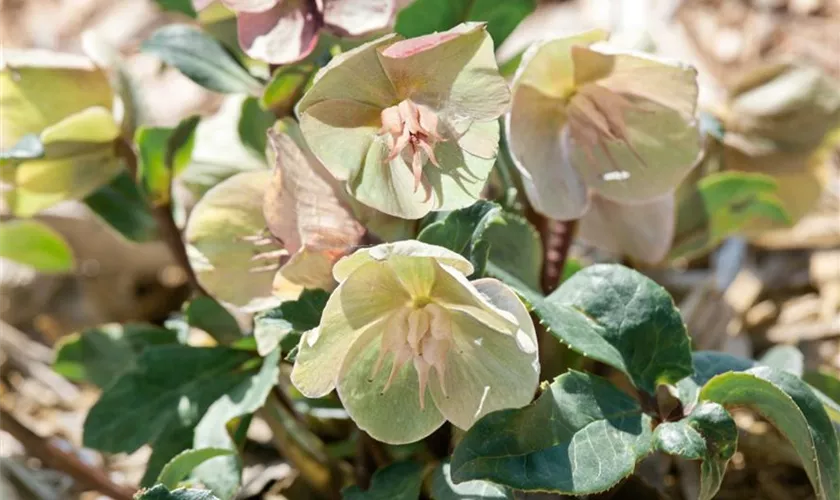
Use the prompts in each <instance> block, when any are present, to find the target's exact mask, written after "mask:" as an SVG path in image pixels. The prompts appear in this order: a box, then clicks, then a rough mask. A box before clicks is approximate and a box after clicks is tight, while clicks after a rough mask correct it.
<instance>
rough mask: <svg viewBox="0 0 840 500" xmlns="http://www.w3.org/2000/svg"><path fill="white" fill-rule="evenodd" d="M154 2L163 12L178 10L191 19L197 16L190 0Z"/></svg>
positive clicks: (159, 0)
mask: <svg viewBox="0 0 840 500" xmlns="http://www.w3.org/2000/svg"><path fill="white" fill-rule="evenodd" d="M155 3H157V4H158V6H160V8H161V9H163V10H164V11H165V12H180V13H181V14H184V15H186V16H189V17H191V18H193V19H195V18H197V17H198V14H197V13H196V11H195V8H194V7H193V2H192V0H155Z"/></svg>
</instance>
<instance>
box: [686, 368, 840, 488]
mask: <svg viewBox="0 0 840 500" xmlns="http://www.w3.org/2000/svg"><path fill="white" fill-rule="evenodd" d="M700 399H701V400H709V401H714V402H716V403H719V404H722V405H724V406H727V405H733V406H748V407H750V408H752V409H753V410H755V411H757V412H758V413H759V414H761V415H762V416H763V417H764V418H766V419H767V420H769V421H770V422H771V423H772V424H773V425H774V426H775V427H776V428H777V429H779V431H781V432H782V434H784V435H785V437H787V438H788V439H789V440H790V442H791V444H792V445H793V448H794V449H795V450H796V452H797V454H798V455H799V457H800V459H801V460H802V465H803V467H804V468H805V471H806V472H807V473H808V478H809V479H810V480H811V485H812V486H813V487H814V491H815V492H816V494H817V498H819V499H821V500H830V499H835V498H838V497H840V442H838V439H837V435H836V433H835V430H834V426H833V425H832V423H831V420H830V419H829V417H828V414H827V413H826V411H825V409H824V408H823V405H822V403H821V402H820V400H819V399H818V398H817V396H815V395H814V393H813V392H812V391H811V389H810V388H808V385H807V384H806V383H805V382H802V381H801V380H799V379H798V378H797V377H795V376H794V375H791V374H789V373H786V372H779V371H776V370H773V369H772V368H769V367H763V366H762V367H756V368H751V369H749V370H747V371H745V372H738V373H724V374H722V375H718V376H716V377H714V378H712V379H711V380H710V381H709V382H708V383H707V384H706V385H705V386H703V388H702V390H701V391H700Z"/></svg>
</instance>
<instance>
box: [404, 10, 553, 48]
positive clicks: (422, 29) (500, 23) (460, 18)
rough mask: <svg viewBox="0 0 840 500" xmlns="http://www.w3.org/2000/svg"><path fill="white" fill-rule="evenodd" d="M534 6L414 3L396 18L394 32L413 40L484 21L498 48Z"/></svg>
mask: <svg viewBox="0 0 840 500" xmlns="http://www.w3.org/2000/svg"><path fill="white" fill-rule="evenodd" d="M536 6H537V2H536V0H505V1H499V0H416V1H415V2H414V3H412V4H411V5H409V6H408V7H406V8H405V9H403V10H402V11H401V12H400V14H399V15H398V16H397V24H396V27H395V28H394V31H396V32H397V33H400V34H401V35H403V36H406V37H415V36H420V35H425V34H428V33H433V32H435V31H446V30H448V29H449V28H452V27H454V26H456V25H458V24H460V23H462V22H464V21H485V22H487V31H488V32H489V33H490V35H491V36H492V37H493V41H494V42H495V43H496V47H498V46H500V45H501V44H502V42H503V41H504V40H505V38H507V37H508V35H510V34H511V32H513V29H514V28H516V26H517V25H518V24H519V23H520V22H521V21H522V20H523V19H524V18H525V16H527V15H528V14H530V13H531V12H533V10H534V8H536Z"/></svg>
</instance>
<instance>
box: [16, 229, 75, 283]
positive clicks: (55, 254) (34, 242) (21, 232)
mask: <svg viewBox="0 0 840 500" xmlns="http://www.w3.org/2000/svg"><path fill="white" fill-rule="evenodd" d="M0 257H2V258H4V259H9V260H12V261H15V262H18V263H20V264H24V265H27V266H31V267H33V268H34V269H35V270H36V271H39V272H42V273H65V272H69V271H72V270H73V267H74V266H75V262H74V259H73V251H72V250H71V249H70V247H69V246H68V245H67V243H66V242H65V241H64V238H62V237H61V235H60V234H58V233H57V232H55V231H53V230H52V229H50V228H49V227H48V226H47V225H45V224H43V223H41V222H38V221H34V220H11V221H8V222H2V223H0Z"/></svg>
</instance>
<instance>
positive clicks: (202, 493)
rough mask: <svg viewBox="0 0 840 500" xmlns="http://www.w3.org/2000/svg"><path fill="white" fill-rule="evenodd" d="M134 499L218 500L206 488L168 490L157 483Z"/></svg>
mask: <svg viewBox="0 0 840 500" xmlns="http://www.w3.org/2000/svg"><path fill="white" fill-rule="evenodd" d="M134 499H135V500H219V497H217V496H215V495H213V494H212V493H210V492H209V491H207V490H194V489H186V488H180V489H177V490H175V491H169V490H168V489H167V488H166V486H164V485H162V484H158V485H155V486H152V487H151V488H149V489H148V490H143V491H140V492H138V493H137V495H135V496H134Z"/></svg>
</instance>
